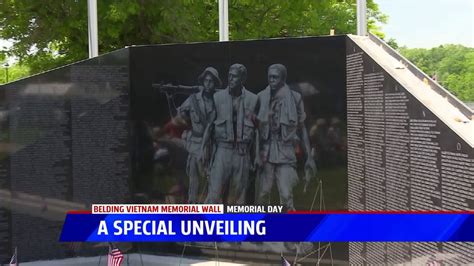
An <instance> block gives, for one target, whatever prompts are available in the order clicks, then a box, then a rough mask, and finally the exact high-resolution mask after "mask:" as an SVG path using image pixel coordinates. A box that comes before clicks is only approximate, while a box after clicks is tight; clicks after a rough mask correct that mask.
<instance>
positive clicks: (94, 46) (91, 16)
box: [87, 0, 99, 58]
mask: <svg viewBox="0 0 474 266" xmlns="http://www.w3.org/2000/svg"><path fill="white" fill-rule="evenodd" d="M87 15H88V26H89V27H88V28H89V58H92V57H95V56H98V55H99V37H98V31H97V0H87Z"/></svg>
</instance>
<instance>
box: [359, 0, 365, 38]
mask: <svg viewBox="0 0 474 266" xmlns="http://www.w3.org/2000/svg"><path fill="white" fill-rule="evenodd" d="M357 35H360V36H366V35H367V0H357Z"/></svg>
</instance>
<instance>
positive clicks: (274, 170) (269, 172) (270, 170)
mask: <svg viewBox="0 0 474 266" xmlns="http://www.w3.org/2000/svg"><path fill="white" fill-rule="evenodd" d="M286 77H287V70H286V67H285V66H284V65H282V64H274V65H271V66H270V67H269V68H268V86H267V87H266V88H265V89H264V90H263V91H261V92H259V93H258V101H259V104H260V108H259V111H258V115H257V121H258V125H259V130H258V131H259V138H260V140H259V156H258V157H257V159H256V163H257V164H259V165H260V171H259V176H258V179H257V183H256V202H257V204H268V202H269V195H270V192H271V190H272V186H273V183H274V182H275V181H276V184H277V187H278V192H279V194H280V204H282V205H284V206H285V207H286V208H287V209H288V210H294V209H295V208H294V205H293V188H294V186H295V185H296V183H297V181H298V175H297V172H296V163H297V157H296V148H297V147H298V146H299V147H301V148H302V150H303V152H304V155H305V160H306V161H305V164H304V168H305V173H306V176H305V179H306V185H307V184H308V182H309V179H310V177H311V176H312V175H314V174H315V173H316V165H315V163H314V160H313V158H312V156H311V151H310V150H311V148H310V143H309V138H308V133H307V131H306V127H305V124H304V122H305V119H306V114H305V111H304V106H303V100H302V96H301V94H300V93H298V92H296V91H293V90H291V89H290V88H289V86H288V85H287V84H286ZM306 185H305V188H306Z"/></svg>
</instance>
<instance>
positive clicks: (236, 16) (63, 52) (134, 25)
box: [0, 0, 387, 74]
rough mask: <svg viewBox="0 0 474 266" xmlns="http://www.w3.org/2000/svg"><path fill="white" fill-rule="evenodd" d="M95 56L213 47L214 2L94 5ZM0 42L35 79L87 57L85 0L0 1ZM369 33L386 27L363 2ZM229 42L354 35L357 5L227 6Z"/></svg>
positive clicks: (240, 2)
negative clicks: (189, 45) (142, 48)
mask: <svg viewBox="0 0 474 266" xmlns="http://www.w3.org/2000/svg"><path fill="white" fill-rule="evenodd" d="M97 2H98V18H99V19H98V20H99V23H98V27H99V51H100V53H105V52H109V51H112V50H116V49H119V48H123V47H124V46H127V45H134V44H136V45H137V44H156V43H179V42H199V41H217V40H218V36H219V33H218V4H217V1H216V0H160V1H156V0H100V1H97ZM0 4H1V6H0V38H2V39H11V40H13V41H14V45H13V47H12V49H10V50H9V51H8V54H9V55H10V56H17V57H18V58H19V59H20V60H21V61H22V62H23V63H25V64H27V65H28V66H29V67H30V68H31V72H32V74H33V73H37V72H41V71H44V70H47V69H51V68H53V67H56V66H60V65H64V64H67V63H71V62H74V61H77V60H81V59H85V58H87V56H88V37H87V34H88V32H87V0H41V1H31V0H2V1H0ZM367 5H368V12H369V17H368V24H369V29H372V30H374V31H378V32H379V29H378V28H377V27H376V23H377V22H378V23H384V22H386V19H387V17H386V16H385V15H383V14H382V13H380V11H379V9H378V6H377V4H376V3H375V2H374V0H368V3H367ZM229 20H230V21H229V27H230V29H229V32H230V39H231V40H241V39H260V38H272V37H289V36H303V35H304V36H308V35H321V34H324V35H327V34H329V30H330V29H331V28H334V29H335V31H336V33H337V34H345V33H355V32H356V0H318V1H314V0H298V1H287V0H231V1H229Z"/></svg>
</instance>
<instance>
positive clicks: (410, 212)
mask: <svg viewBox="0 0 474 266" xmlns="http://www.w3.org/2000/svg"><path fill="white" fill-rule="evenodd" d="M288 214H474V211H288Z"/></svg>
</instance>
